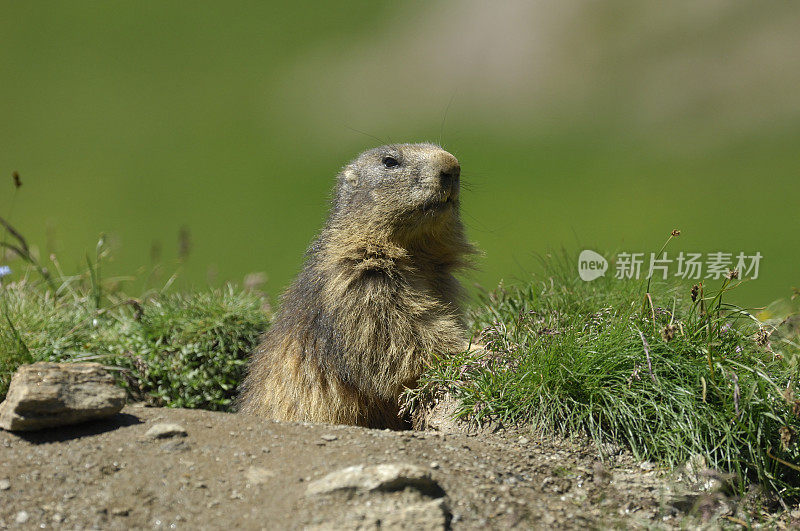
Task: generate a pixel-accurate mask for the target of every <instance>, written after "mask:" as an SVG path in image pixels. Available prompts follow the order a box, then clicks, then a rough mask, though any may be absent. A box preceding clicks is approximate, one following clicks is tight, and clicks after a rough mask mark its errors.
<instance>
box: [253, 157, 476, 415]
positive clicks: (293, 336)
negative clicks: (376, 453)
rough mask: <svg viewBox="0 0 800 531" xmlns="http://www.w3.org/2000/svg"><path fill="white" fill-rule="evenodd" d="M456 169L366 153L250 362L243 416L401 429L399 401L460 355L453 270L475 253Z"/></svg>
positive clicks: (341, 188) (337, 194) (442, 160)
mask: <svg viewBox="0 0 800 531" xmlns="http://www.w3.org/2000/svg"><path fill="white" fill-rule="evenodd" d="M460 172H461V168H460V166H459V163H458V160H456V158H455V157H454V156H453V155H451V154H450V153H448V152H447V151H445V150H444V149H442V148H440V147H439V146H436V145H433V144H427V143H426V144H392V145H388V146H383V147H379V148H376V149H372V150H370V151H366V152H365V153H362V154H361V155H360V156H358V158H356V159H355V160H354V161H352V162H351V163H350V164H348V165H347V166H345V167H344V169H343V170H342V171H341V173H340V174H339V176H338V178H337V183H336V187H335V190H334V198H333V201H332V205H331V210H330V214H329V217H328V220H327V223H326V224H325V227H324V228H323V229H322V231H321V232H320V234H319V236H318V237H317V239H316V240H315V241H314V242H313V243H312V244H311V246H310V247H309V248H308V251H307V252H306V260H305V264H304V266H303V269H302V271H301V273H300V274H299V275H298V277H297V279H296V280H295V281H294V283H293V284H292V285H291V287H289V288H288V290H287V291H286V292H285V293H284V295H283V297H282V307H281V310H280V311H279V313H278V315H277V317H276V319H275V321H274V322H273V324H272V327H271V328H270V329H269V331H268V332H267V333H266V335H265V336H264V338H263V341H262V342H261V344H260V345H259V347H258V348H257V349H256V351H255V353H254V354H253V357H252V360H251V362H250V366H249V370H248V374H247V376H246V378H245V380H244V383H243V388H242V392H241V395H240V399H239V410H240V411H241V412H244V413H250V414H255V415H259V416H263V417H268V418H272V419H276V420H290V421H312V422H326V423H331V424H352V425H358V426H365V427H370V428H393V429H400V428H403V427H406V426H407V424H406V423H405V421H404V420H403V419H401V418H400V417H399V404H398V399H399V396H400V394H401V393H402V391H403V390H404V388H406V387H412V386H414V385H416V382H417V379H418V378H419V377H420V375H421V374H422V372H423V370H424V368H425V366H426V363H427V362H428V361H429V360H430V359H431V356H432V355H433V354H446V353H451V352H457V351H459V350H464V349H465V348H466V346H467V342H466V331H465V327H464V323H463V320H462V314H461V311H460V309H459V302H460V300H461V295H462V292H461V287H460V285H459V283H458V282H457V281H456V279H455V278H454V277H453V272H454V271H455V270H457V269H459V268H462V267H464V266H466V265H467V264H468V260H467V257H468V256H469V255H470V254H473V253H475V249H474V247H473V246H472V245H471V244H470V243H469V242H468V241H467V240H466V238H465V235H464V228H463V226H462V224H461V220H460V217H459V188H460V187H459V176H460Z"/></svg>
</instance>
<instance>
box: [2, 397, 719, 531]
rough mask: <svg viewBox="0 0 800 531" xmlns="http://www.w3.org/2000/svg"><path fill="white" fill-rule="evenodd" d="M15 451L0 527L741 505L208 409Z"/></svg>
mask: <svg viewBox="0 0 800 531" xmlns="http://www.w3.org/2000/svg"><path fill="white" fill-rule="evenodd" d="M0 455H2V460H0V528H5V527H8V528H25V529H27V528H40V527H45V528H70V529H74V528H91V527H97V528H102V529H129V528H173V529H174V528H183V529H198V528H203V529H220V528H227V529H262V528H263V529H286V528H289V529H292V528H295V529H296V528H303V527H311V528H319V529H326V528H340V527H348V528H362V529H374V528H378V527H382V528H395V529H403V528H408V529H421V528H428V529H441V528H443V527H444V528H446V527H451V528H453V529H474V528H478V527H489V528H497V529H500V528H508V527H515V526H517V527H520V528H530V527H558V528H586V527H597V526H602V527H605V526H615V525H624V526H626V527H631V526H636V525H642V526H646V525H653V524H658V525H665V526H678V525H681V524H683V525H685V524H686V522H687V518H702V517H703V515H705V517H706V518H713V517H714V515H715V514H716V513H718V512H719V511H724V510H726V509H727V508H728V507H729V503H730V502H729V501H727V500H726V499H725V498H724V497H723V496H722V495H721V494H719V493H694V494H693V493H691V492H689V491H687V490H685V489H684V490H681V489H676V486H675V484H673V483H672V482H671V481H669V479H668V478H666V477H665V476H664V474H662V473H661V472H659V471H658V470H657V469H656V467H654V466H653V465H652V464H648V463H644V464H641V463H638V462H635V461H634V460H633V459H631V458H630V457H628V456H626V455H625V454H624V453H618V454H617V455H616V456H614V457H613V458H612V459H611V460H610V461H606V463H605V464H604V463H602V462H601V461H600V459H599V457H598V456H597V452H596V450H595V449H593V448H591V447H590V446H588V445H587V446H582V445H578V444H575V443H566V442H565V443H558V442H547V441H540V440H538V439H533V438H531V437H530V436H520V434H519V433H510V432H504V433H500V434H481V435H478V436H475V435H468V434H463V433H441V432H433V431H417V432H408V431H407V432H389V431H377V430H368V429H363V428H356V427H350V426H329V425H321V424H302V423H301V424H297V423H279V422H273V421H268V420H262V419H256V418H252V417H247V416H244V415H232V414H224V413H215V412H209V411H199V410H180V409H157V408H145V407H137V406H132V407H131V406H128V407H126V408H125V409H124V410H123V411H122V413H121V414H119V415H117V416H116V417H114V418H113V419H111V420H107V421H96V422H91V423H86V424H82V425H79V426H73V427H66V428H56V429H51V430H45V431H40V432H31V433H25V434H14V433H10V432H5V431H0ZM377 465H390V466H377ZM348 467H355V468H351V469H348ZM343 469H347V470H343ZM354 478H355V479H354ZM326 482H328V483H330V484H333V485H339V486H341V485H345V488H338V487H336V488H330V489H328V490H326V488H325V484H326ZM348 482H349V483H348ZM309 485H314V487H312V488H310V489H309ZM692 507H695V510H696V514H697V515H696V516H692V517H689V516H687V512H691V511H690V509H691V508H692ZM698 507H699V508H700V509H697V508H698ZM698 511H699V512H698Z"/></svg>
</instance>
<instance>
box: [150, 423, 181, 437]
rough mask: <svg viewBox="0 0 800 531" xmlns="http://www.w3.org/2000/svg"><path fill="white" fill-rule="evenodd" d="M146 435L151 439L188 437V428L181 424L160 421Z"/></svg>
mask: <svg viewBox="0 0 800 531" xmlns="http://www.w3.org/2000/svg"><path fill="white" fill-rule="evenodd" d="M144 435H145V437H150V438H151V439H168V438H170V437H186V436H187V435H188V434H187V433H186V429H185V428H184V427H183V426H181V425H180V424H169V423H166V422H160V423H158V424H154V425H153V426H152V427H151V428H150V429H149V430H147V433H145V434H144Z"/></svg>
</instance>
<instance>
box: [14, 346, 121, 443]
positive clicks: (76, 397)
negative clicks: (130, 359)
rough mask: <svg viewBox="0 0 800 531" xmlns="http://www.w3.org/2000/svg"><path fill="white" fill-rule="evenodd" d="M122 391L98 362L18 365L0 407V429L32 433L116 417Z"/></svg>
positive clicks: (119, 407)
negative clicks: (33, 431)
mask: <svg viewBox="0 0 800 531" xmlns="http://www.w3.org/2000/svg"><path fill="white" fill-rule="evenodd" d="M124 405H125V391H124V390H123V389H121V388H119V387H117V386H116V385H114V378H113V377H112V376H111V375H110V374H109V373H108V371H106V369H105V368H104V367H103V366H102V365H100V364H99V363H46V362H39V363H34V364H32V365H22V366H21V367H20V368H19V369H17V372H16V373H15V374H14V376H13V378H12V379H11V385H10V386H9V389H8V394H7V395H6V399H5V401H4V402H3V403H2V404H0V428H3V429H5V430H9V431H32V430H41V429H44V428H50V427H54V426H65V425H69V424H77V423H79V422H85V421H87V420H96V419H101V418H105V417H110V416H112V415H116V414H117V413H119V411H120V410H121V409H122V406H124Z"/></svg>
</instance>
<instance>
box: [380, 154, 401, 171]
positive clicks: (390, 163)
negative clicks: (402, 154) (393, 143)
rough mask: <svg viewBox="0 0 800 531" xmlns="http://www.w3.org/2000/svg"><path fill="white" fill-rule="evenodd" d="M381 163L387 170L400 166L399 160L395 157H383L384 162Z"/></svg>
mask: <svg viewBox="0 0 800 531" xmlns="http://www.w3.org/2000/svg"><path fill="white" fill-rule="evenodd" d="M381 162H382V163H383V165H384V166H386V167H387V168H394V167H395V166H398V165H400V163H399V162H397V159H396V158H394V157H383V160H381Z"/></svg>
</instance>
